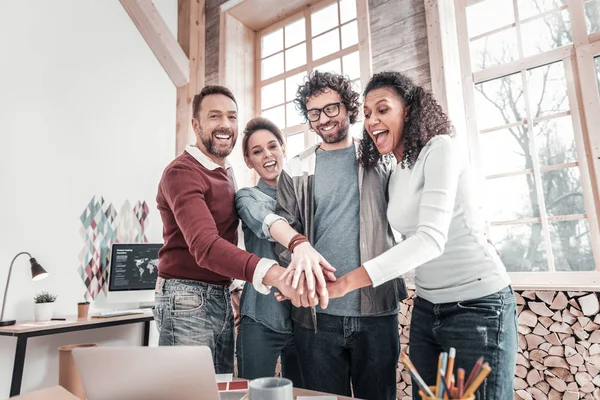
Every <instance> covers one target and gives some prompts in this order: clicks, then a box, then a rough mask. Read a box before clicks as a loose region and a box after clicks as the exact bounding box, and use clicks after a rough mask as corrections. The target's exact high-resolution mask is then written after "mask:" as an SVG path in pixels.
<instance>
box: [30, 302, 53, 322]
mask: <svg viewBox="0 0 600 400" xmlns="http://www.w3.org/2000/svg"><path fill="white" fill-rule="evenodd" d="M53 307H54V303H35V304H34V305H33V314H34V316H35V320H36V321H50V319H51V318H52V308H53Z"/></svg>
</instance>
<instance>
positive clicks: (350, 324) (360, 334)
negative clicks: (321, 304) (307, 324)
mask: <svg viewBox="0 0 600 400" xmlns="http://www.w3.org/2000/svg"><path fill="white" fill-rule="evenodd" d="M294 342H295V343H296V348H297V349H298V356H299V357H300V368H301V369H302V376H303V377H304V383H305V384H306V388H307V389H311V390H318V391H321V392H327V393H333V394H338V395H342V396H351V395H352V392H351V390H350V382H351V381H352V390H353V392H354V396H355V397H358V398H361V399H368V400H379V399H381V400H395V399H396V366H397V365H398V357H399V355H400V338H399V335H398V316H397V315H395V314H394V315H388V316H382V317H340V316H335V315H328V314H323V313H317V332H316V333H315V331H314V330H312V329H306V328H303V327H301V326H298V325H297V324H295V325H294Z"/></svg>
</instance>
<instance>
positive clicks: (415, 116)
mask: <svg viewBox="0 0 600 400" xmlns="http://www.w3.org/2000/svg"><path fill="white" fill-rule="evenodd" d="M380 88H392V89H394V91H395V92H396V94H398V96H400V99H402V102H403V103H404V106H405V107H410V108H409V111H408V115H407V119H406V123H405V124H404V132H403V137H404V157H403V158H402V160H398V163H399V164H400V166H401V167H402V168H412V167H413V166H414V165H415V162H416V161H417V157H419V153H420V152H421V150H422V149H423V147H424V146H425V145H426V144H427V142H429V140H431V138H433V137H434V136H437V135H450V136H454V128H453V126H452V123H451V122H450V120H449V119H448V116H447V115H446V114H445V113H444V111H443V110H442V107H441V106H440V105H439V103H438V102H437V100H436V99H435V98H434V97H433V95H432V94H431V93H428V92H426V91H425V90H424V89H423V88H422V87H421V86H419V85H416V84H415V83H414V82H413V81H412V79H410V78H409V77H407V76H406V75H404V74H401V73H400V72H396V71H386V72H380V73H378V74H375V75H373V77H372V78H371V79H370V80H369V83H367V86H366V88H365V92H364V97H365V98H366V97H367V94H368V93H369V92H371V91H373V90H375V89H380ZM358 155H359V161H360V163H361V164H362V165H364V166H365V167H370V166H374V165H375V164H377V163H378V162H379V160H380V159H381V154H380V153H379V151H377V147H376V146H375V143H374V142H373V139H371V136H369V134H368V133H367V131H366V130H363V138H362V140H361V142H360V146H359V150H358Z"/></svg>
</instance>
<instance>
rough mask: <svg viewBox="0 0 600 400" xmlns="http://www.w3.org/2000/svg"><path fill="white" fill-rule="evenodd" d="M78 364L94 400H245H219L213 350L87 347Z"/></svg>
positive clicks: (232, 397)
mask: <svg viewBox="0 0 600 400" xmlns="http://www.w3.org/2000/svg"><path fill="white" fill-rule="evenodd" d="M73 358H74V359H75V364H76V365H77V370H78V371H79V376H80V377H81V382H82V384H83V389H84V390H85V393H86V396H87V399H88V400H165V399H179V400H199V399H202V400H225V399H227V400H239V399H241V398H242V397H243V396H244V395H245V392H223V393H222V395H221V396H222V397H220V395H219V391H218V388H217V382H216V377H215V369H214V367H213V358H212V354H211V351H210V348H209V347H207V346H159V347H141V346H135V347H87V348H75V349H73Z"/></svg>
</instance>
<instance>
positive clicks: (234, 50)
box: [219, 12, 260, 188]
mask: <svg viewBox="0 0 600 400" xmlns="http://www.w3.org/2000/svg"><path fill="white" fill-rule="evenodd" d="M220 21H221V25H220V33H219V35H220V36H219V84H220V85H224V86H227V87H228V88H229V89H230V90H231V91H232V92H233V94H234V95H235V97H236V100H237V105H238V121H239V123H240V125H239V127H238V129H239V133H238V140H237V144H236V145H235V147H234V149H233V152H232V153H231V155H230V156H229V158H228V159H229V162H230V163H231V165H232V166H233V169H234V170H235V177H236V181H237V185H238V188H241V187H245V186H251V185H254V184H255V183H256V182H255V179H254V178H253V172H252V170H251V169H249V168H247V167H246V165H245V164H244V157H243V156H242V145H241V143H242V139H241V137H242V133H241V132H242V130H243V129H244V125H245V124H246V122H248V121H249V120H250V119H251V118H253V117H255V116H257V114H258V113H259V111H257V110H256V109H255V107H256V90H255V78H256V73H255V67H256V65H257V64H258V62H260V61H258V60H255V57H256V55H257V54H259V53H258V50H257V49H256V46H257V39H256V32H255V31H254V30H252V29H250V28H249V27H248V26H246V25H244V24H243V23H242V22H240V21H239V20H238V19H237V18H235V17H232V16H231V15H230V14H229V13H228V12H221V13H220Z"/></svg>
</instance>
